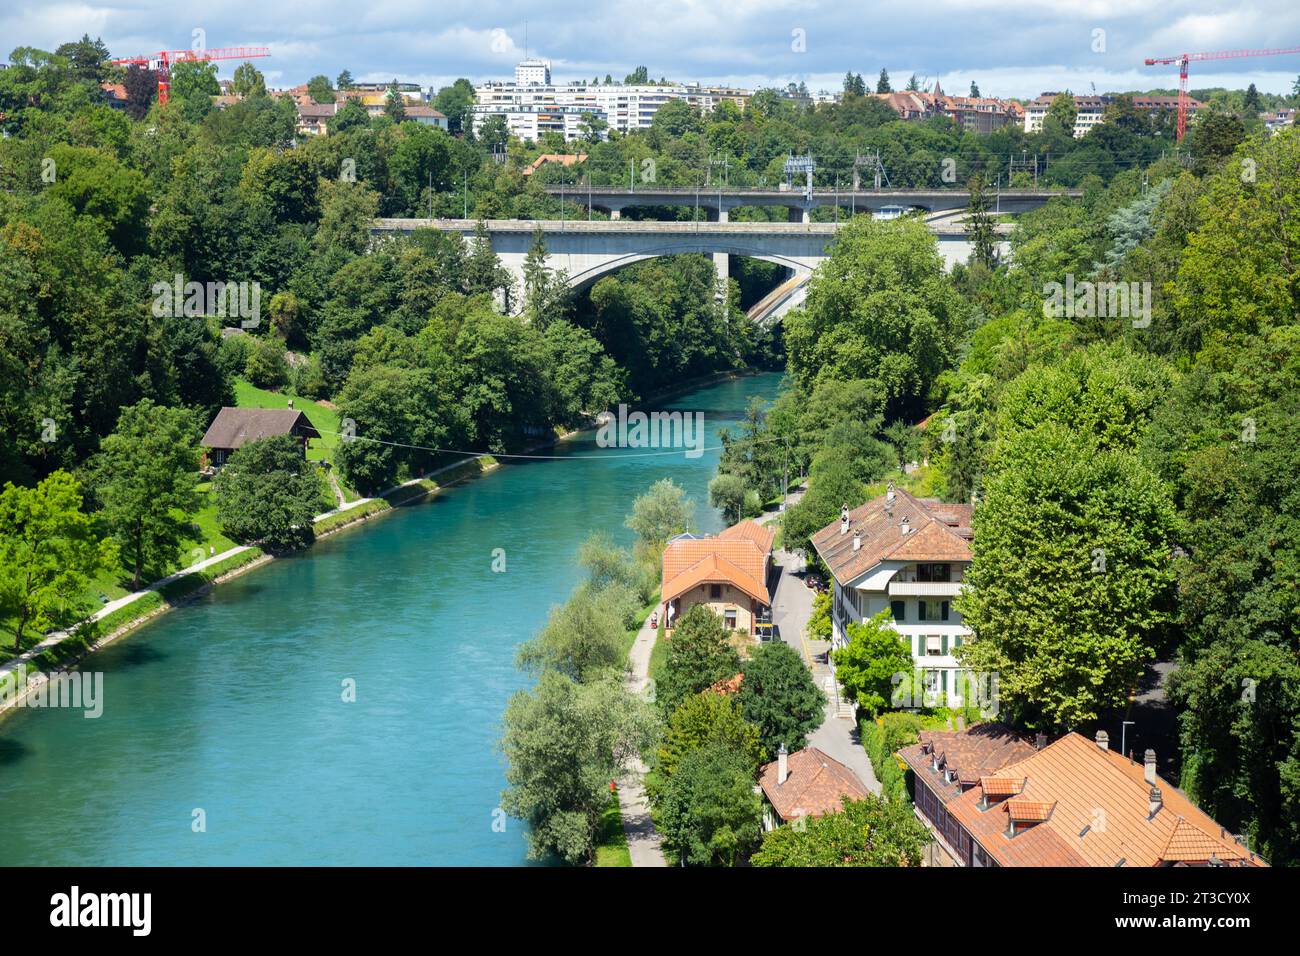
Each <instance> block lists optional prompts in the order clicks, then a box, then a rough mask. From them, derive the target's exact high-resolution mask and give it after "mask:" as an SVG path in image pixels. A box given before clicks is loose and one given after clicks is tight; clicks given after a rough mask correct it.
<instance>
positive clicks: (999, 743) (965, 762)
mask: <svg viewBox="0 0 1300 956" xmlns="http://www.w3.org/2000/svg"><path fill="white" fill-rule="evenodd" d="M917 738H918V742H917V743H915V744H912V745H911V746H909V747H904V748H902V749H901V750H899V751H898V756H899V757H900V758H902V760H903V762H904V763H906V764H907V765H908V766H909V767H911V768H912V770H913V771H915V772H916V773H918V774H924V775H925V785H926V786H927V787H929V788H930V789H931V790H932V791H934V793H935V794H936V795H937V796H939V798H940V799H942V800H943V801H944V802H945V803H946V802H947V801H948V800H951V799H952V798H953V797H955V796H957V795H958V794H959V793H961V791H962V784H966V785H968V786H969V785H971V784H975V783H978V782H979V781H980V778H981V777H991V776H992V775H993V774H996V773H997V772H998V771H999V770H1001V769H1002V768H1003V767H1005V766H1006V765H1007V764H1010V763H1015V762H1016V761H1017V760H1023V759H1025V758H1026V757H1028V756H1029V755H1030V754H1032V753H1033V752H1034V745H1033V744H1031V743H1030V742H1029V741H1028V740H1026V739H1025V738H1024V737H1023V736H1022V735H1021V734H1018V733H1016V732H1015V731H1014V730H1012V729H1011V728H1010V727H1007V726H1006V725H1005V724H998V723H985V724H976V725H975V726H974V727H970V728H967V729H966V730H923V731H921V732H920V733H919V734H917ZM936 758H937V762H938V764H939V768H940V770H939V772H937V773H936V772H935V770H934V764H935V762H936ZM944 770H953V771H956V775H957V779H956V780H953V781H951V782H949V781H947V780H946V779H945V778H944V775H943V771H944ZM1012 792H1014V791H1012Z"/></svg>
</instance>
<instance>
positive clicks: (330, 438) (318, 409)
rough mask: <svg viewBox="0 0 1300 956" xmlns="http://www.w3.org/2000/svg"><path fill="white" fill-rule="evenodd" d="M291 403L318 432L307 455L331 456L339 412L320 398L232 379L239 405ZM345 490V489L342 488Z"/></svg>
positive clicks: (285, 405)
mask: <svg viewBox="0 0 1300 956" xmlns="http://www.w3.org/2000/svg"><path fill="white" fill-rule="evenodd" d="M291 398H292V399H293V407H294V408H297V409H299V410H300V411H302V412H305V413H306V415H307V418H308V420H309V421H310V422H311V423H312V424H313V425H315V426H316V429H317V430H318V431H319V432H320V433H321V437H320V438H313V439H311V440H310V441H309V442H308V443H307V458H308V460H310V461H322V460H324V459H327V458H331V457H332V454H331V453H332V452H333V450H334V448H335V447H336V446H337V445H338V443H339V436H338V431H339V413H338V412H336V411H335V410H334V409H332V408H326V407H325V406H324V405H322V404H321V403H320V402H316V401H312V400H311V399H310V398H300V397H299V396H297V395H287V394H284V393H281V392H268V391H267V390H266V389H264V388H258V387H257V386H256V385H254V384H253V383H252V382H250V381H248V380H247V379H243V378H237V379H235V404H236V405H238V406H239V407H240V408H288V407H289V399H291ZM345 491H346V489H345ZM349 500H352V499H349Z"/></svg>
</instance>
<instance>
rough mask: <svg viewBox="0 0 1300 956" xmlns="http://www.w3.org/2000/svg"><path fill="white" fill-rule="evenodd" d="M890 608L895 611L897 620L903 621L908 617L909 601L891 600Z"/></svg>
mask: <svg viewBox="0 0 1300 956" xmlns="http://www.w3.org/2000/svg"><path fill="white" fill-rule="evenodd" d="M889 608H890V610H891V611H893V612H894V620H895V621H897V622H901V621H903V620H904V619H905V618H906V617H907V602H905V601H890V602H889Z"/></svg>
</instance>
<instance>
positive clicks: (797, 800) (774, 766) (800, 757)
mask: <svg viewBox="0 0 1300 956" xmlns="http://www.w3.org/2000/svg"><path fill="white" fill-rule="evenodd" d="M758 786H759V789H760V790H762V792H763V798H764V799H763V829H764V830H775V829H776V828H777V827H779V826H780V825H781V824H783V823H793V822H794V821H795V820H798V819H800V818H801V817H813V818H816V817H823V816H826V815H827V814H828V813H839V812H840V811H841V810H843V809H844V800H845V798H846V797H847V798H848V799H850V800H865V799H866V798H867V795H868V791H867V788H866V787H865V786H863V783H862V781H861V780H859V779H858V775H857V774H855V773H854V772H853V771H852V770H850V769H849V768H848V767H846V766H844V764H842V763H840V762H839V761H838V760H836V759H835V758H834V757H829V756H827V755H826V754H824V753H822V752H821V751H820V750H818V749H817V748H816V747H805V748H804V749H803V750H797V751H795V752H794V753H792V754H787V753H786V749H785V744H782V745H781V749H780V750H778V751H777V756H776V759H775V760H773V761H772V762H771V763H768V764H764V765H763V766H762V767H761V768H760V769H759V772H758Z"/></svg>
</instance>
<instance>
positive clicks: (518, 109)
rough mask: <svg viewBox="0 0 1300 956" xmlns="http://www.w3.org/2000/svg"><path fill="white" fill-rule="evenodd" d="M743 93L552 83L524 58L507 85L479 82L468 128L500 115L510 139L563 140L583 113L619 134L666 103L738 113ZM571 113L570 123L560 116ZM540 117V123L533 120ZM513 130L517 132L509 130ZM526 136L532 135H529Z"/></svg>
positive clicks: (646, 122)
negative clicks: (556, 135) (559, 136)
mask: <svg viewBox="0 0 1300 956" xmlns="http://www.w3.org/2000/svg"><path fill="white" fill-rule="evenodd" d="M751 95H752V94H751V92H750V91H749V90H742V89H735V88H732V87H721V86H704V85H701V84H699V83H691V84H682V83H648V84H639V85H631V84H624V83H591V82H589V81H585V80H579V81H575V82H572V83H559V84H557V83H553V82H552V81H551V74H550V64H549V63H548V62H547V61H545V60H524V61H522V62H521V63H519V64H518V65H517V66H516V67H515V79H514V81H513V82H491V83H484V84H482V85H480V86H478V87H477V88H476V89H475V106H474V108H473V123H474V130H475V132H476V133H477V132H478V130H479V129H480V128H481V127H482V124H483V123H485V122H487V120H488V118H489V117H492V116H502V117H504V118H505V120H506V125H507V127H508V128H509V129H510V130H511V135H515V136H519V137H520V138H521V139H527V140H531V141H533V142H536V141H537V139H538V134H540V133H543V132H562V133H563V134H564V137H565V139H566V140H574V139H577V138H579V136H580V135H582V133H581V132H580V131H579V130H578V124H579V122H580V120H581V116H582V114H583V113H591V114H593V115H595V116H596V117H597V118H599V119H602V120H604V121H605V122H606V123H607V124H608V128H609V129H611V130H616V131H617V132H620V133H627V132H631V131H633V130H638V129H649V128H650V123H651V121H652V120H653V119H654V115H655V113H656V112H657V111H658V109H659V107H661V106H663V104H665V103H667V102H668V101H669V100H674V99H684V100H686V101H687V102H688V103H690V104H691V105H692V106H694V107H696V108H697V109H699V110H701V111H703V112H708V111H710V110H712V109H713V108H714V107H716V106H717V105H718V104H720V103H723V102H730V103H734V104H735V105H736V106H737V107H739V108H740V109H741V110H744V109H745V107H746V106H747V105H748V103H749V98H750V96H751ZM569 114H572V115H573V117H574V119H573V120H572V121H567V120H561V119H560V118H561V117H564V116H566V115H569ZM539 115H540V117H541V119H540V120H539V119H536V118H535V117H538V116H539ZM516 130H519V132H515V131H516ZM529 134H532V135H529Z"/></svg>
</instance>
